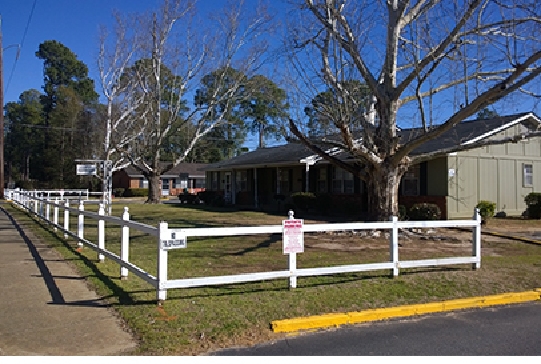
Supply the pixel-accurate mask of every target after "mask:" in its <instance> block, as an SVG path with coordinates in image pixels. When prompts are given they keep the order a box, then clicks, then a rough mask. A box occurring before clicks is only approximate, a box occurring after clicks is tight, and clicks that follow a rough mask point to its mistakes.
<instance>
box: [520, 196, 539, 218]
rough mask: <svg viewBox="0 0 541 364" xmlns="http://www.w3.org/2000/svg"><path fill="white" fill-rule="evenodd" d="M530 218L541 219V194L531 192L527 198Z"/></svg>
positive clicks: (525, 199) (525, 200)
mask: <svg viewBox="0 0 541 364" xmlns="http://www.w3.org/2000/svg"><path fill="white" fill-rule="evenodd" d="M524 202H525V203H526V205H527V206H528V207H527V211H528V217H529V218H530V219H541V193H539V192H531V193H529V194H528V195H527V196H526V197H525V198H524Z"/></svg>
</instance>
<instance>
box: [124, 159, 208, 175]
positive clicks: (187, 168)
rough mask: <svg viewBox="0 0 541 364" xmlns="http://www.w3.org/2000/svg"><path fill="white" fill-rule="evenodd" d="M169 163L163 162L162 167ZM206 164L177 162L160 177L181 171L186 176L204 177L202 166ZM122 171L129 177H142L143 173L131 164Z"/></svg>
mask: <svg viewBox="0 0 541 364" xmlns="http://www.w3.org/2000/svg"><path fill="white" fill-rule="evenodd" d="M169 164H170V163H167V162H163V163H162V168H165V167H167V166H168V165H169ZM206 166H208V164H206V163H179V164H177V165H176V166H174V167H173V168H171V169H170V170H169V171H167V172H164V173H162V177H178V176H179V175H180V174H181V173H187V174H188V177H192V178H195V177H205V171H204V169H203V168H204V167H206ZM124 171H125V172H126V173H127V174H128V176H130V177H142V176H143V175H142V174H141V172H139V171H138V170H137V169H136V168H134V167H133V166H128V167H126V168H124Z"/></svg>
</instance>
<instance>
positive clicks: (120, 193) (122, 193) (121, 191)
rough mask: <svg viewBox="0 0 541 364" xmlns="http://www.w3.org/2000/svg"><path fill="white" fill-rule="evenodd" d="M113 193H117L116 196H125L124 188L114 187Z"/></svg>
mask: <svg viewBox="0 0 541 364" xmlns="http://www.w3.org/2000/svg"><path fill="white" fill-rule="evenodd" d="M113 195H115V197H122V196H124V188H120V187H118V188H114V189H113Z"/></svg>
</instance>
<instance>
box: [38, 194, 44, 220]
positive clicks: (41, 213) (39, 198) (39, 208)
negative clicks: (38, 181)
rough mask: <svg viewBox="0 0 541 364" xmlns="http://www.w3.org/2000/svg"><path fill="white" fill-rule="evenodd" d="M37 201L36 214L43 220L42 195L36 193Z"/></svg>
mask: <svg viewBox="0 0 541 364" xmlns="http://www.w3.org/2000/svg"><path fill="white" fill-rule="evenodd" d="M37 201H38V211H37V213H38V216H39V217H41V218H42V219H43V217H44V216H45V214H44V213H43V193H38V196H37Z"/></svg>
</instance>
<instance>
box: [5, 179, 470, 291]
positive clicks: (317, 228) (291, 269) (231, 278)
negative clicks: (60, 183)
mask: <svg viewBox="0 0 541 364" xmlns="http://www.w3.org/2000/svg"><path fill="white" fill-rule="evenodd" d="M8 199H9V200H11V201H12V202H13V203H14V204H15V205H17V206H19V207H20V208H22V209H25V210H27V211H29V212H31V213H33V214H35V215H37V216H38V217H40V218H42V219H43V220H45V221H46V222H48V223H49V224H51V225H52V226H53V227H54V228H55V229H56V230H60V231H62V232H64V234H65V236H66V237H67V236H71V237H73V238H74V239H76V240H77V241H78V244H79V245H81V246H82V245H85V246H88V247H89V248H91V249H93V250H94V251H96V252H97V253H98V259H99V261H104V259H105V258H106V257H107V258H109V259H111V260H113V261H114V262H116V263H117V264H119V265H120V277H121V278H122V279H126V278H127V277H128V272H132V273H133V274H135V275H136V276H138V277H139V278H141V279H143V280H144V281H146V282H148V283H149V284H150V285H152V286H153V287H154V288H155V289H156V299H157V300H158V301H163V300H165V299H167V290H169V289H179V288H190V287H200V286H211V285H222V284H233V283H244V282H252V281H263V280H272V279H281V278H288V279H289V286H290V288H292V289H293V288H296V286H297V278H298V277H307V276H320V275H332V274H338V273H353V272H364V271H374V270H390V271H391V273H392V275H393V276H397V275H398V274H399V270H400V269H405V268H417V267H428V266H441V265H456V264H471V265H472V268H473V269H478V268H480V267H481V217H480V215H479V211H478V210H477V209H475V210H474V215H473V219H472V220H441V221H440V220H438V221H398V218H397V217H396V216H393V217H391V220H390V221H386V222H371V223H342V224H302V223H301V225H300V229H298V232H299V236H298V238H300V241H301V242H302V245H303V241H304V240H303V239H304V233H318V232H329V231H357V230H390V232H391V233H390V236H389V261H387V262H381V263H368V264H351V265H339V266H333V267H317V268H297V259H296V254H298V253H302V251H304V245H303V246H302V251H289V252H287V253H286V254H287V255H288V263H289V265H288V269H287V270H280V271H271V272H256V273H243V274H236V275H223V276H209V277H194V278H183V279H168V269H167V268H168V252H169V250H171V249H177V248H184V249H189V247H188V244H187V242H188V240H189V238H192V237H212V236H243V235H257V234H280V233H281V234H282V243H283V246H284V252H285V244H286V238H287V236H286V235H285V234H286V227H285V226H286V224H285V223H286V221H289V222H292V221H291V220H294V215H293V211H290V212H289V216H288V218H287V219H286V220H284V221H283V224H282V225H266V226H252V227H223V228H173V229H171V228H169V226H168V223H167V222H161V223H159V224H158V225H157V226H156V227H154V226H150V225H146V224H142V223H139V222H136V221H131V220H130V219H129V213H128V208H127V207H125V208H124V213H123V215H122V217H114V216H106V215H105V212H104V205H103V204H100V206H99V209H98V212H97V213H94V212H89V211H85V209H84V208H85V201H84V200H81V201H79V204H78V206H77V207H70V202H69V200H65V201H60V200H59V199H58V198H57V197H56V198H55V199H54V200H51V199H50V198H47V197H45V194H40V193H39V191H12V190H9V191H8ZM51 210H52V211H51ZM61 210H62V212H63V214H60V211H61ZM51 214H52V217H51ZM70 214H72V215H76V216H77V229H76V231H72V230H70V226H69V221H70V219H69V216H70ZM59 216H63V221H62V224H60V222H59V221H60V219H59ZM85 217H86V218H91V219H95V220H97V221H98V242H97V244H96V243H94V242H91V241H89V240H87V239H85V238H84V218H85ZM51 218H52V220H51ZM297 221H302V220H297ZM105 222H107V223H109V224H115V225H118V226H120V228H121V237H120V239H121V244H120V255H117V254H115V253H113V252H111V251H109V250H107V249H106V248H105ZM448 227H471V228H472V253H471V256H461V257H445V258H437V259H422V260H403V261H400V260H399V256H398V232H399V229H409V228H448ZM130 229H133V230H137V231H141V232H143V233H145V234H148V235H149V236H152V237H154V238H156V240H157V245H156V246H157V247H156V254H157V269H156V275H152V274H150V273H148V272H146V271H145V270H143V269H142V268H140V267H138V266H136V265H134V264H133V263H131V262H130V261H129V239H130Z"/></svg>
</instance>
